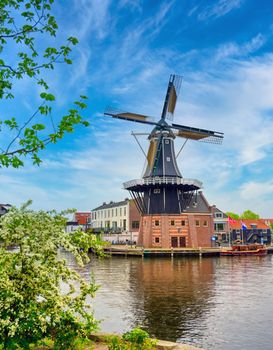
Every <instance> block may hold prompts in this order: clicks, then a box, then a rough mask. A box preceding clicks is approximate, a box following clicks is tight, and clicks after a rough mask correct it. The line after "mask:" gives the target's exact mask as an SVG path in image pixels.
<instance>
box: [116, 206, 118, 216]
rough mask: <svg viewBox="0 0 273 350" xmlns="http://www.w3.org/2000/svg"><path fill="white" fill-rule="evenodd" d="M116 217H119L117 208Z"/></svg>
mask: <svg viewBox="0 0 273 350" xmlns="http://www.w3.org/2000/svg"><path fill="white" fill-rule="evenodd" d="M116 216H118V208H116Z"/></svg>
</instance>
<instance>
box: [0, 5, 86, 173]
mask: <svg viewBox="0 0 273 350" xmlns="http://www.w3.org/2000/svg"><path fill="white" fill-rule="evenodd" d="M53 2H54V0H2V1H1V4H0V54H1V59H0V100H2V101H3V102H4V101H6V102H7V101H8V100H9V99H12V100H13V101H15V100H14V99H15V98H16V96H15V89H14V85H15V83H16V82H18V81H19V80H22V79H25V80H31V81H32V83H33V86H34V87H35V86H36V87H37V89H42V92H41V93H40V102H39V103H38V104H37V106H36V108H34V109H33V113H31V114H30V115H25V116H20V120H18V118H15V117H13V116H9V115H6V116H5V117H4V118H2V119H1V120H0V127H1V129H0V132H1V133H2V134H4V135H5V137H2V139H3V138H4V139H5V143H4V144H2V145H0V166H2V167H9V166H12V167H15V168H18V167H20V166H23V164H24V158H25V157H26V156H30V157H31V158H32V161H33V163H34V164H37V165H39V164H40V162H41V159H40V155H39V151H41V150H43V149H44V148H45V147H46V146H47V145H48V144H49V143H56V142H57V141H58V140H60V139H62V138H63V136H64V135H65V134H66V133H71V132H73V131H74V127H75V125H77V124H82V125H84V126H87V125H88V122H87V121H85V120H83V118H82V116H81V111H82V110H83V109H85V108H86V107H87V105H86V103H85V100H86V96H80V99H79V100H78V101H75V102H74V106H73V107H72V108H70V109H69V110H68V112H67V113H66V114H65V115H64V116H62V117H61V118H58V119H59V122H58V123H57V124H56V125H55V123H56V118H53V109H52V108H53V107H52V106H53V103H54V101H55V96H54V95H53V94H52V93H51V92H50V89H49V85H48V83H47V82H46V81H45V80H44V79H43V75H44V74H46V71H48V70H52V69H54V67H55V65H56V64H59V63H64V64H68V65H70V64H72V60H71V58H70V53H71V47H72V46H74V45H76V44H77V43H78V41H77V39H76V38H74V37H69V38H68V39H67V43H66V44H65V45H62V46H60V47H59V48H56V47H51V46H49V47H43V48H42V49H41V47H42V46H43V45H42V44H43V43H44V42H47V41H48V40H50V39H52V40H53V39H54V38H55V36H56V33H57V29H58V24H57V22H56V20H55V18H54V16H53V15H52V13H51V6H52V4H53ZM11 52H12V53H13V54H11ZM2 115H3V112H2ZM7 135H8V136H7Z"/></svg>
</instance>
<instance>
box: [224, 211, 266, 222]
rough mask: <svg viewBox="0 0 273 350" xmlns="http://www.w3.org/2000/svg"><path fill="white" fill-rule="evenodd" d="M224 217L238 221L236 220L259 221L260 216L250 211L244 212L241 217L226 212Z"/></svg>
mask: <svg viewBox="0 0 273 350" xmlns="http://www.w3.org/2000/svg"><path fill="white" fill-rule="evenodd" d="M226 215H227V216H229V217H230V218H232V219H235V220H238V219H253V220H256V219H260V216H259V215H258V214H256V213H253V211H251V210H249V209H248V210H245V211H244V212H243V213H242V214H241V215H238V214H235V213H232V212H231V211H227V212H226Z"/></svg>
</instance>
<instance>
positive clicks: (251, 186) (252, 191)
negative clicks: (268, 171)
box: [240, 181, 273, 200]
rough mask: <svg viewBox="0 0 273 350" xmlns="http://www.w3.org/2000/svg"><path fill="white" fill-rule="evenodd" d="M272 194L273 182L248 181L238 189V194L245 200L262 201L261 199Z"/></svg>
mask: <svg viewBox="0 0 273 350" xmlns="http://www.w3.org/2000/svg"><path fill="white" fill-rule="evenodd" d="M272 193H273V181H266V182H254V181H249V182H246V183H244V184H243V185H242V186H241V187H240V194H241V196H242V198H243V199H246V200H257V199H259V200H262V199H263V197H266V196H268V195H269V194H272Z"/></svg>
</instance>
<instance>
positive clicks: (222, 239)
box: [74, 193, 273, 247]
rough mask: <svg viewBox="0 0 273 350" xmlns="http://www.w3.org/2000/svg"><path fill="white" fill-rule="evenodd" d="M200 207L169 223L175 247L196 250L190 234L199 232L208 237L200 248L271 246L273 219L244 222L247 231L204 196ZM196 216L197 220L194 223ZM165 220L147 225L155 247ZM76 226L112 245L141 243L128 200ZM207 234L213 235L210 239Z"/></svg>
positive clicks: (81, 217)
mask: <svg viewBox="0 0 273 350" xmlns="http://www.w3.org/2000/svg"><path fill="white" fill-rule="evenodd" d="M197 203H198V205H196V204H195V205H194V206H193V208H188V209H187V210H188V213H185V214H186V215H185V218H184V219H183V220H180V219H179V220H177V218H176V217H175V216H174V218H173V220H171V222H170V223H169V226H170V228H171V232H170V235H171V237H170V239H171V245H172V246H174V247H191V246H196V245H197V242H195V243H194V242H192V241H191V240H190V239H189V235H188V234H187V232H188V231H189V230H191V231H193V230H195V232H196V235H198V234H199V236H202V235H203V236H204V239H203V240H202V239H199V241H198V244H199V245H200V246H202V245H203V246H207V245H208V242H209V244H210V245H212V246H214V245H228V244H231V243H265V244H271V227H270V224H271V223H273V219H259V220H252V219H251V220H243V224H244V227H242V221H241V220H234V221H233V222H230V220H228V217H227V215H226V214H225V213H224V212H222V211H221V210H219V209H218V208H216V207H215V206H209V205H208V203H207V202H206V200H205V198H204V196H202V193H201V194H200V198H199V200H198V201H197ZM192 212H194V216H192V220H191V214H192ZM193 218H194V219H193ZM162 220H163V217H162V218H161V217H158V219H157V220H154V221H155V222H152V223H147V224H150V225H153V226H154V232H155V233H156V232H157V230H158V235H155V237H154V242H153V245H154V246H159V247H160V245H161V240H160V237H161V235H160V230H162V229H163V227H166V225H165V226H164V223H163V221H162ZM161 221H162V222H161ZM74 224H75V225H76V226H75V227H78V225H80V226H82V228H83V229H87V228H90V229H92V230H93V231H94V232H95V233H101V234H102V237H103V239H104V240H106V241H109V242H111V243H119V244H122V243H128V242H132V243H136V242H138V241H139V237H138V232H139V229H140V225H141V217H140V214H139V211H138V209H137V207H136V205H135V202H134V200H132V199H128V198H125V199H124V200H123V201H119V202H113V201H110V202H109V203H106V202H104V203H103V204H102V205H100V206H98V207H97V208H95V209H93V210H92V211H91V212H84V213H81V212H79V213H76V214H75V216H74ZM143 225H145V223H143ZM144 229H145V227H144ZM205 232H209V233H208V234H209V237H208V234H207V233H205ZM205 235H206V237H205ZM140 243H141V242H140Z"/></svg>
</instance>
